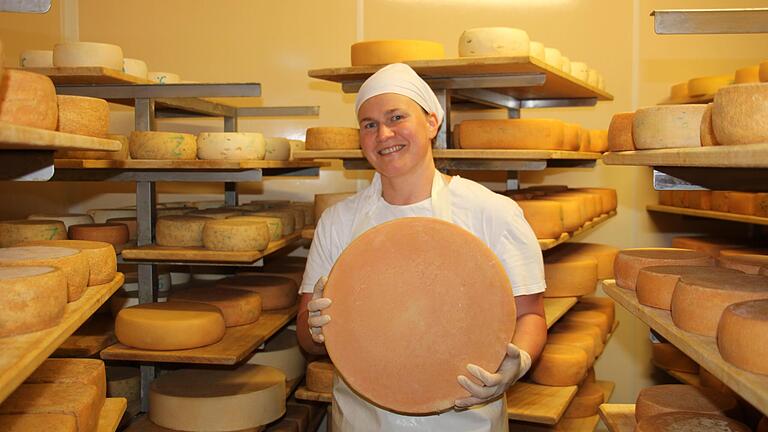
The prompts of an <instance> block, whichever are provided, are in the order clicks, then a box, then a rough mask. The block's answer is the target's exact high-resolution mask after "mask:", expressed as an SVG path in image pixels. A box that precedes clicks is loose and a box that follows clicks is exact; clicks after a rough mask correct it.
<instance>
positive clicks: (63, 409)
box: [0, 383, 104, 432]
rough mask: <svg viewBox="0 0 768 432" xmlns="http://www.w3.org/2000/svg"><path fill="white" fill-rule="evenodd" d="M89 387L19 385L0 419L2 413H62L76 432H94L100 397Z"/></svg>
mask: <svg viewBox="0 0 768 432" xmlns="http://www.w3.org/2000/svg"><path fill="white" fill-rule="evenodd" d="M97 392H98V389H97V388H96V387H95V386H92V385H89V384H78V383H55V384H22V385H20V386H19V387H18V388H17V389H16V390H15V391H14V392H13V393H11V395H10V396H8V398H6V399H5V400H4V401H3V403H2V405H0V417H3V416H4V415H6V414H64V415H67V416H70V417H74V419H75V423H76V424H77V431H78V432H83V431H94V430H96V425H97V424H98V422H99V414H101V405H102V403H103V401H104V397H103V395H102V396H101V397H99V395H98V394H97Z"/></svg>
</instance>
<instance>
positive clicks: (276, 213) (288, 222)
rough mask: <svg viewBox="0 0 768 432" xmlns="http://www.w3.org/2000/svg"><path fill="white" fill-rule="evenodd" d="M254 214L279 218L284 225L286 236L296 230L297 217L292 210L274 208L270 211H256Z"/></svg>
mask: <svg viewBox="0 0 768 432" xmlns="http://www.w3.org/2000/svg"><path fill="white" fill-rule="evenodd" d="M253 215H254V216H265V217H276V218H279V219H280V224H281V225H282V226H283V235H284V236H287V235H291V234H293V233H294V232H295V231H296V225H295V224H296V218H295V217H294V215H293V213H291V212H286V211H280V210H276V209H273V210H269V211H259V212H254V213H253Z"/></svg>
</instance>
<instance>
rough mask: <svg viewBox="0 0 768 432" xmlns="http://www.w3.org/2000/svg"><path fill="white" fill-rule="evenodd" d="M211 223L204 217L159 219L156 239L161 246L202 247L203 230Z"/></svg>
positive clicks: (168, 217) (156, 226)
mask: <svg viewBox="0 0 768 432" xmlns="http://www.w3.org/2000/svg"><path fill="white" fill-rule="evenodd" d="M208 221H210V219H209V218H207V217H202V216H165V217H161V218H158V219H157V224H156V225H155V239H156V242H157V244H158V245H160V246H178V247H187V246H202V245H203V228H204V227H205V223H206V222H208Z"/></svg>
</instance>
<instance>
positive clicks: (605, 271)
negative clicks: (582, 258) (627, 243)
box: [556, 243, 619, 280]
mask: <svg viewBox="0 0 768 432" xmlns="http://www.w3.org/2000/svg"><path fill="white" fill-rule="evenodd" d="M556 252H558V253H567V254H572V255H587V256H591V257H594V258H595V259H596V260H597V278H598V279H601V280H602V279H613V277H614V274H613V262H614V261H615V260H616V255H617V254H618V253H619V249H618V248H615V247H613V246H609V245H603V244H598V243H564V244H562V245H560V246H558V248H557V250H556Z"/></svg>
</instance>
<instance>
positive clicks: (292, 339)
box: [246, 329, 306, 381]
mask: <svg viewBox="0 0 768 432" xmlns="http://www.w3.org/2000/svg"><path fill="white" fill-rule="evenodd" d="M246 363H248V364H259V365H264V366H272V367H274V368H277V369H280V370H281V371H283V373H284V374H285V378H286V379H287V380H288V381H292V380H296V379H300V378H301V377H302V376H303V375H304V371H305V368H306V360H304V355H303V354H302V353H301V348H300V347H299V343H298V340H297V339H296V332H295V331H293V330H290V329H284V330H283V331H281V332H280V333H278V334H277V335H275V336H273V337H272V338H271V339H270V340H269V341H268V342H267V343H266V345H265V346H264V349H263V350H259V351H256V352H255V353H254V354H253V355H252V356H251V357H250V358H249V359H248V360H247V361H246Z"/></svg>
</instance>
